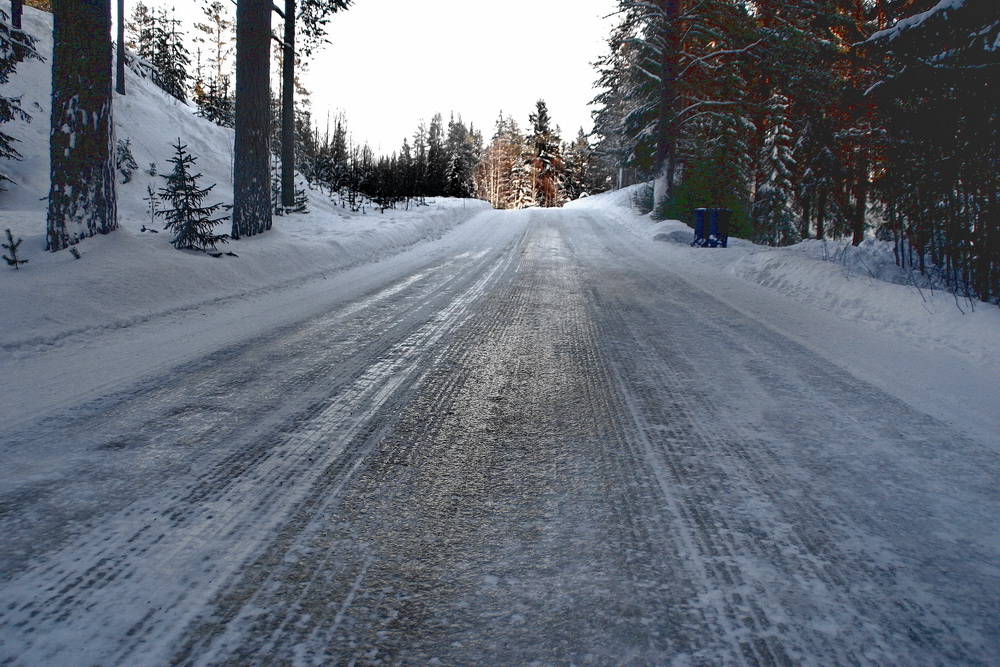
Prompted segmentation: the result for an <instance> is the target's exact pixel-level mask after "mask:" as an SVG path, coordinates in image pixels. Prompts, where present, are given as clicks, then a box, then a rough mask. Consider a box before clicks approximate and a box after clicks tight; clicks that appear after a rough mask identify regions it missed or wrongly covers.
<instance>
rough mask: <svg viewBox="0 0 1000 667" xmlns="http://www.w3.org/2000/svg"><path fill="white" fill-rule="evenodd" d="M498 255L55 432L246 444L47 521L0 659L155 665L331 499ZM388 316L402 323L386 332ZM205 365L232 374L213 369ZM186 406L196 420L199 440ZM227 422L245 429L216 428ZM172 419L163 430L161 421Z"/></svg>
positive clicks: (462, 264) (426, 276)
mask: <svg viewBox="0 0 1000 667" xmlns="http://www.w3.org/2000/svg"><path fill="white" fill-rule="evenodd" d="M508 236H509V235H508ZM501 250H502V248H501ZM506 261H508V260H507V259H506V255H504V254H503V253H502V252H499V251H496V250H494V251H492V252H490V251H478V252H475V253H466V254H465V255H464V256H460V257H458V258H454V259H451V260H448V261H447V262H445V263H444V264H443V265H442V266H437V267H433V269H435V270H433V271H431V270H428V271H423V272H420V273H418V274H415V275H413V276H410V277H409V278H407V279H405V280H403V281H402V282H400V283H398V284H396V285H393V286H390V287H389V288H386V289H384V290H382V292H381V293H380V294H376V295H374V296H373V297H372V298H370V299H368V300H367V301H366V302H363V303H361V304H358V305H357V306H354V307H349V308H347V309H345V310H344V311H343V312H340V313H334V314H332V315H331V316H329V317H325V318H320V319H319V320H318V321H315V322H313V323H310V325H309V326H306V327H304V328H302V329H300V330H298V331H295V330H284V331H282V332H279V333H277V334H275V335H274V336H271V337H270V338H268V339H263V340H259V341H257V344H256V346H255V348H256V349H255V350H250V351H248V350H244V349H230V350H227V351H224V352H223V353H220V354H219V355H215V356H214V358H213V359H212V360H208V361H206V362H205V363H203V364H201V365H200V367H199V368H198V369H195V370H192V371H189V372H186V373H183V374H181V375H180V376H179V377H176V378H174V379H173V381H170V382H167V383H166V384H167V385H168V386H165V387H163V386H155V385H152V384H151V385H150V386H147V387H143V388H142V390H140V391H139V394H140V396H139V398H140V399H145V402H143V401H142V400H139V401H137V400H136V399H135V397H133V398H132V400H129V397H127V396H121V397H119V398H118V399H117V400H105V401H102V402H103V403H105V404H106V407H107V408H109V409H106V410H100V411H99V410H97V409H93V410H88V409H81V410H80V412H81V414H83V415H84V416H83V417H80V418H79V419H77V420H75V422H74V423H73V424H71V425H70V426H69V427H65V428H64V430H65V431H68V432H70V433H72V432H74V431H75V430H79V429H82V428H84V429H85V428H88V427H92V428H94V429H95V430H96V431H97V433H96V434H95V435H94V436H92V437H94V438H95V441H96V442H100V441H102V440H104V439H105V438H107V437H108V436H109V435H110V433H109V432H108V430H107V429H106V428H104V427H103V426H101V424H100V422H103V421H104V420H108V419H109V418H111V419H110V421H111V422H112V423H113V424H115V425H116V427H117V428H121V429H123V430H129V429H132V428H135V427H137V426H138V427H139V428H138V429H137V430H138V431H139V432H141V431H142V430H143V427H145V428H146V430H148V431H149V432H150V433H152V434H155V435H153V436H151V437H156V438H158V439H160V440H164V441H165V442H164V443H163V444H160V443H154V445H150V444H149V443H148V442H147V443H145V445H146V446H145V447H144V449H145V450H149V449H157V448H162V449H166V448H168V447H170V446H173V447H177V446H179V445H180V444H181V443H182V441H184V440H186V439H187V438H191V437H192V436H193V440H195V441H196V442H195V444H196V445H202V446H209V447H210V446H212V445H215V444H216V443H218V444H223V443H224V442H225V441H223V443H219V441H218V438H219V437H220V430H221V431H222V433H221V435H223V436H226V437H237V438H240V437H243V438H247V440H246V441H245V442H247V444H246V445H243V446H237V447H232V445H228V443H226V444H227V445H228V448H229V449H231V451H232V454H230V455H223V456H221V457H219V456H218V454H215V453H213V452H211V451H209V452H207V453H200V454H197V455H196V456H194V457H193V460H196V461H197V465H195V464H191V468H190V471H192V472H194V473H195V474H194V475H191V474H190V473H188V474H184V472H183V471H182V472H181V473H179V474H177V475H175V477H174V478H173V479H169V480H167V483H166V484H164V490H162V491H160V490H156V489H150V490H149V491H150V492H149V493H148V496H147V497H148V499H147V500H140V501H137V502H132V503H130V504H127V505H126V506H125V507H123V508H122V509H121V510H120V511H119V512H118V513H116V514H112V515H108V514H107V513H106V512H105V513H103V514H101V513H95V515H93V516H92V517H90V519H91V520H92V521H93V527H92V528H83V529H81V528H80V527H78V526H77V527H67V526H65V525H62V523H58V522H56V523H55V524H54V525H55V527H56V529H57V530H61V531H63V532H64V533H70V532H72V531H76V533H77V534H79V537H77V538H75V539H67V537H66V535H62V536H61V537H60V538H58V539H59V542H60V544H59V545H58V546H57V547H53V549H55V551H54V553H52V554H50V555H48V556H47V557H46V558H43V559H40V560H37V561H35V562H33V563H31V564H28V565H26V566H24V567H23V569H20V571H17V572H16V574H15V575H14V576H12V577H9V579H8V580H7V581H5V582H4V584H3V586H2V599H3V606H2V608H0V662H2V663H4V664H48V665H58V664H79V663H80V662H81V661H83V662H95V663H108V662H110V663H118V664H124V663H127V662H133V661H134V660H136V659H138V660H139V662H159V661H162V660H163V659H164V658H163V653H162V652H169V650H172V649H169V647H170V646H172V640H173V638H175V636H176V634H177V633H178V632H180V630H181V629H182V628H183V627H184V625H185V624H186V622H187V619H188V618H189V617H191V616H193V615H194V614H195V613H196V612H197V610H199V609H200V608H201V607H202V606H203V605H204V604H206V603H207V601H208V600H210V599H211V598H212V596H213V595H214V593H215V591H216V590H217V589H218V587H219V586H220V585H222V583H223V582H224V581H226V580H227V578H228V577H229V576H230V574H231V573H232V572H233V571H234V570H238V569H239V568H241V567H242V566H243V564H244V562H245V561H247V560H248V559H251V558H252V556H253V554H254V553H255V552H256V551H257V550H258V549H259V548H260V547H261V540H262V539H264V540H270V539H272V535H271V533H272V531H277V533H278V538H279V539H281V538H282V537H283V536H284V535H285V534H286V533H288V531H290V530H292V529H293V528H294V526H290V525H283V524H285V522H286V517H287V515H288V514H290V513H291V512H292V511H293V508H295V507H297V506H305V507H309V506H310V505H314V504H317V503H322V502H323V501H324V500H325V499H326V498H327V497H328V496H329V495H330V492H331V487H332V490H333V493H334V496H335V495H336V486H337V485H338V484H339V485H343V484H344V483H346V481H347V480H349V479H350V478H351V476H352V475H354V474H356V472H357V471H358V470H359V468H361V467H362V466H363V464H364V461H365V457H366V456H368V455H369V454H370V452H371V449H372V446H373V443H374V442H375V441H376V440H377V438H376V437H374V436H375V435H376V434H377V433H379V432H381V431H382V430H384V429H386V428H389V425H390V424H391V422H392V420H393V419H394V416H395V412H397V411H398V409H399V405H400V402H401V401H405V398H404V397H405V395H406V394H407V391H408V388H409V386H410V385H412V384H413V383H415V382H418V381H419V378H420V377H421V375H422V374H424V373H425V372H426V371H425V369H426V368H427V367H429V366H432V365H433V359H432V358H431V356H432V355H433V354H434V349H435V346H434V343H435V341H437V340H438V339H440V338H441V337H442V336H444V335H445V334H446V333H447V332H448V331H449V330H450V329H452V328H454V327H455V326H458V324H459V323H460V322H461V321H462V320H463V319H464V318H465V317H466V316H467V311H468V309H469V307H470V304H472V303H474V302H475V301H476V300H478V299H479V298H481V297H482V295H483V293H484V292H485V290H486V289H487V287H488V285H489V283H490V282H491V280H492V279H493V276H494V274H495V273H496V272H497V271H498V270H500V269H501V268H502V266H503V265H504V263H505V262H506ZM407 303H412V304H413V305H412V309H410V310H408V309H407V308H406V304H407ZM389 305H391V307H388V306H389ZM400 312H404V313H406V315H405V316H404V317H403V318H402V322H401V323H396V322H395V318H397V317H398V315H399V313H400ZM341 326H342V327H344V328H346V329H349V330H350V331H348V332H346V333H347V335H346V336H344V335H341V337H340V339H339V342H340V343H341V344H340V345H339V346H338V345H337V344H336V343H334V344H329V345H328V344H326V343H325V342H324V337H326V336H329V333H330V332H331V331H334V332H336V331H338V327H341ZM341 333H342V334H343V333H345V332H343V331H341ZM366 333H367V336H365V334H366ZM372 333H374V335H372ZM357 336H360V337H361V338H360V340H359V339H358V338H357ZM358 343H361V347H360V350H359V349H358ZM272 346H273V347H272ZM338 348H339V349H338ZM309 352H319V353H320V354H319V356H320V357H321V360H320V363H311V362H315V361H316V359H311V358H310V357H309V356H308V353H309ZM220 363H221V364H223V365H226V364H231V365H233V366H234V368H233V369H231V370H228V371H224V372H222V373H219V372H218V368H219V365H220ZM282 363H285V364H292V367H291V368H290V367H289V366H287V365H285V366H282V365H281V364H282ZM276 365H277V366H276ZM152 382H153V381H151V383H152ZM244 388H248V389H247V390H246V391H242V390H243V389H244ZM262 388H263V389H264V390H265V392H266V393H265V395H264V396H263V400H261V397H260V396H253V398H256V399H257V402H256V403H255V402H253V401H252V400H251V401H248V404H244V405H243V406H242V407H241V408H240V409H237V410H223V411H216V412H213V411H211V410H208V411H206V410H204V407H205V406H204V401H205V399H206V397H208V396H214V397H216V398H218V397H222V396H227V395H229V394H230V393H231V392H236V393H237V398H248V399H249V398H250V397H251V395H252V394H253V393H254V392H255V391H260V390H261V389H262ZM241 391H242V394H240V392H241ZM230 398H232V397H231V396H230ZM138 403H142V404H141V405H138ZM283 403H285V405H283ZM303 406H307V407H306V408H305V409H304V410H303ZM255 408H256V409H259V410H261V412H262V413H266V411H267V410H268V409H271V408H276V411H277V414H274V415H267V416H265V417H264V418H263V419H260V418H259V417H260V415H258V419H256V421H254V420H253V413H254V409H255ZM164 412H165V413H166V414H165V415H164ZM206 412H212V414H209V415H207V416H206V414H205V413H206ZM234 412H235V413H236V414H233V413H234ZM240 412H243V414H242V415H241V414H240ZM109 413H110V414H109ZM134 413H138V414H134ZM196 413H201V418H203V421H204V422H205V423H206V424H207V428H205V429H203V432H202V433H199V432H198V429H197V428H196V424H197V422H198V421H199V420H198V419H194V418H193V417H192V415H194V414H196ZM240 416H246V417H249V418H250V419H251V422H250V424H248V425H246V426H244V427H237V428H228V429H227V428H226V422H227V421H228V420H229V419H231V418H232V417H240ZM182 417H183V418H184V419H181V423H180V424H177V425H176V426H173V427H165V425H164V419H165V418H166V419H180V418H182ZM116 418H117V419H116ZM257 431H260V432H259V433H256V434H254V432H257ZM49 435H51V433H50V434H49ZM116 442H118V440H115V439H113V438H112V439H111V443H110V444H112V445H113V444H114V443H116ZM183 444H184V445H185V446H187V447H188V449H189V445H190V443H183ZM147 454H148V451H147ZM213 459H215V460H214V461H213ZM99 474H100V473H95V476H96V475H99ZM141 479H147V476H145V475H142V476H140V480H141ZM318 480H322V483H318ZM93 483H95V484H97V483H100V479H94V480H93ZM147 483H148V482H147ZM45 494H48V496H52V497H58V492H57V491H54V490H52V489H45V490H39V489H37V488H33V487H31V486H30V485H29V486H28V487H27V488H26V489H21V490H20V493H19V494H11V495H12V496H13V497H11V495H8V497H7V498H5V508H4V515H3V516H4V518H9V517H11V516H13V515H16V513H17V511H18V509H19V506H24V505H27V504H29V503H31V502H32V500H33V499H37V498H39V496H42V495H45ZM72 500H73V498H72V497H70V498H69V499H68V501H67V500H66V499H62V502H72ZM53 502H54V501H53ZM111 502H112V499H105V504H109V503H111ZM63 523H66V522H65V521H63ZM15 562H18V561H16V560H15ZM158 655H159V656H160V657H159V658H157V657H156V656H158ZM138 656H145V658H138Z"/></svg>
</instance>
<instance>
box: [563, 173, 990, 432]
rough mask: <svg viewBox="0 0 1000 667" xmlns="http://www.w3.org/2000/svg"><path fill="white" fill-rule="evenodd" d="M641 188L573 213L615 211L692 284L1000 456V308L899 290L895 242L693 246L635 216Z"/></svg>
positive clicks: (681, 229) (583, 204)
mask: <svg viewBox="0 0 1000 667" xmlns="http://www.w3.org/2000/svg"><path fill="white" fill-rule="evenodd" d="M639 187H641V186H639ZM634 190H635V188H627V189H623V190H621V191H618V192H613V193H608V194H605V195H600V196H598V197H592V198H588V199H582V200H580V201H577V202H572V203H570V204H569V205H568V206H569V207H570V208H580V209H583V210H586V209H588V208H599V209H602V210H604V211H607V212H611V213H612V214H613V215H614V217H615V219H616V220H617V222H618V223H619V224H620V225H621V227H622V228H623V229H624V230H627V231H628V232H629V233H631V234H634V235H636V236H638V237H640V238H642V239H646V240H648V241H649V242H650V243H652V244H659V245H661V246H662V253H663V257H664V261H668V262H670V263H671V265H672V266H674V267H676V268H677V269H678V270H679V271H681V272H682V273H683V274H684V275H686V276H687V277H688V279H689V280H690V281H691V282H692V283H693V284H695V285H697V286H698V287H700V288H703V289H710V290H711V291H712V292H713V294H714V295H715V296H717V297H719V298H720V299H722V300H723V301H726V302H727V303H729V304H730V305H732V306H734V307H736V308H738V309H740V310H742V311H744V312H746V313H748V314H753V315H754V316H755V317H758V318H761V319H763V320H766V321H767V322H768V324H769V325H770V326H773V327H775V328H779V329H780V330H781V331H782V332H783V333H785V334H787V335H789V336H792V337H794V338H796V339H797V340H799V341H800V342H802V343H803V344H805V345H807V346H809V347H810V348H812V349H813V350H814V351H816V352H819V353H820V354H822V355H824V356H825V357H827V358H828V359H830V360H831V363H835V364H839V365H841V366H843V367H844V368H845V369H848V370H849V371H851V372H853V373H855V374H859V375H860V376H862V377H865V378H867V379H868V380H870V381H872V382H874V383H875V384H877V385H878V386H879V387H880V388H882V389H885V390H887V391H889V392H890V393H893V394H896V395H897V396H899V397H901V398H905V400H908V401H909V402H911V403H914V404H918V406H919V407H920V408H921V409H922V410H924V411H926V412H928V413H929V414H933V415H934V416H935V417H937V418H940V419H944V420H946V421H949V422H964V423H966V424H967V425H969V426H971V427H973V428H974V429H975V430H976V431H977V433H978V434H979V435H980V436H981V437H982V438H985V439H986V440H988V441H992V442H994V443H996V445H997V446H998V449H1000V348H998V346H997V345H995V344H994V343H995V341H996V339H997V335H998V333H1000V308H997V307H995V306H992V305H988V304H983V303H971V302H969V301H968V300H963V299H956V297H955V296H954V295H953V294H949V293H946V292H942V291H932V290H928V289H926V288H924V289H920V288H918V287H916V286H914V285H906V284H900V283H905V280H906V276H905V275H903V274H902V272H901V271H900V270H899V269H898V268H897V267H896V266H895V265H894V263H893V261H892V249H891V246H889V245H888V244H885V243H881V242H878V241H875V240H874V239H871V240H868V241H865V243H863V244H862V246H861V247H860V248H854V247H852V246H851V245H850V242H849V241H844V242H839V243H838V242H834V241H827V242H821V241H815V240H810V241H805V242H803V243H799V244H797V245H794V246H791V247H788V248H769V247H763V246H758V245H754V244H752V243H750V242H748V241H744V240H742V239H734V238H731V239H730V240H729V247H728V248H694V247H691V246H690V242H691V241H692V240H693V239H694V234H693V232H692V230H691V229H690V227H688V226H687V225H685V224H684V223H681V222H678V221H676V220H665V221H654V220H652V219H651V218H650V217H649V216H648V215H641V214H639V213H638V212H636V211H635V210H634V209H633V208H632V206H631V201H632V197H633V191H634ZM774 295H781V296H782V297H785V298H784V299H778V300H775V299H773V298H771V297H773V296H774Z"/></svg>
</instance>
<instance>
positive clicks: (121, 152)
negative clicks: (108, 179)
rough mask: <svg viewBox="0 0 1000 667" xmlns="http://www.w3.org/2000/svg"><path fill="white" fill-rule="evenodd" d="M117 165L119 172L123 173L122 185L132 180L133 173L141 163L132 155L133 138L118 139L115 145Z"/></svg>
mask: <svg viewBox="0 0 1000 667" xmlns="http://www.w3.org/2000/svg"><path fill="white" fill-rule="evenodd" d="M115 166H116V167H117V168H118V173H120V174H121V175H122V185H124V184H125V183H128V182H129V181H131V180H132V173H133V172H134V171H135V170H136V169H138V168H139V165H138V163H136V161H135V157H134V156H133V155H132V140H131V139H129V138H125V139H119V140H118V144H117V146H116V147H115Z"/></svg>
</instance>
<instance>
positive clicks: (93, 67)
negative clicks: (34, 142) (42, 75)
mask: <svg viewBox="0 0 1000 667" xmlns="http://www.w3.org/2000/svg"><path fill="white" fill-rule="evenodd" d="M52 22H53V29H52V36H53V41H54V46H53V49H52V115H51V131H50V135H49V150H50V157H51V186H50V190H49V209H48V216H47V221H46V248H47V249H48V250H52V251H56V250H61V249H63V248H65V247H67V246H69V245H73V244H75V243H77V242H78V241H80V240H81V239H83V238H86V237H89V236H93V235H95V234H107V233H109V232H111V231H114V230H115V229H117V227H118V207H117V200H116V195H115V164H114V159H113V158H114V125H113V123H112V105H111V90H112V81H111V59H112V51H111V0H55V2H53V3H52Z"/></svg>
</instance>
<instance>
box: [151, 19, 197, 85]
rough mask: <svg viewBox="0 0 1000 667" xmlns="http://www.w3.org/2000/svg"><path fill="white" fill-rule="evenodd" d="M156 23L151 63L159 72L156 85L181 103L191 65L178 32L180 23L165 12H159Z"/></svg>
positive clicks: (189, 57) (188, 54) (181, 36)
mask: <svg viewBox="0 0 1000 667" xmlns="http://www.w3.org/2000/svg"><path fill="white" fill-rule="evenodd" d="M156 22H157V24H158V29H157V31H156V33H155V35H154V39H156V48H155V52H154V53H153V60H152V62H153V65H154V66H156V68H157V70H158V71H159V80H158V81H157V85H159V86H160V88H162V89H163V91H164V92H166V93H167V94H168V95H170V96H171V97H174V98H176V99H178V100H180V101H181V102H183V101H185V100H186V99H187V87H188V85H187V82H188V78H189V77H188V72H187V68H188V66H189V65H190V64H191V54H190V53H189V52H188V50H187V47H186V46H185V45H184V39H183V35H182V34H181V33H180V32H178V27H179V26H180V21H178V20H177V19H176V18H174V17H173V16H170V17H169V18H168V17H167V14H166V11H161V12H160V13H159V14H158V15H157V17H156Z"/></svg>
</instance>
